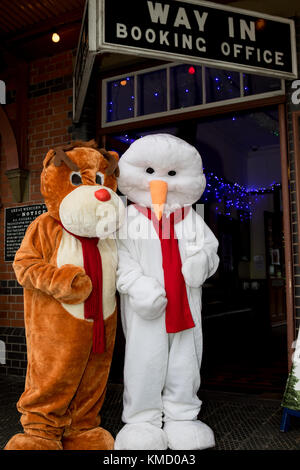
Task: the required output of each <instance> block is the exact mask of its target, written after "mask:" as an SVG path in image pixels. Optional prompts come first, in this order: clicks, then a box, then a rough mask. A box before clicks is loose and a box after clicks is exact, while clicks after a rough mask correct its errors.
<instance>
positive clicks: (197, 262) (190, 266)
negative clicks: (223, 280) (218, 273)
mask: <svg viewBox="0 0 300 470" xmlns="http://www.w3.org/2000/svg"><path fill="white" fill-rule="evenodd" d="M181 271H182V274H183V277H184V279H185V282H186V283H187V285H188V286H189V287H201V286H202V284H204V282H205V281H206V279H207V278H208V273H209V260H208V256H207V254H206V253H205V251H204V250H201V251H199V252H198V253H196V254H194V255H192V256H189V257H188V258H187V259H186V260H185V261H184V263H183V264H182V268H181Z"/></svg>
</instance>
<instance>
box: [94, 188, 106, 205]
mask: <svg viewBox="0 0 300 470" xmlns="http://www.w3.org/2000/svg"><path fill="white" fill-rule="evenodd" d="M95 197H96V198H97V199H98V200H99V201H102V202H105V201H109V200H110V194H109V192H108V191H107V189H98V191H95Z"/></svg>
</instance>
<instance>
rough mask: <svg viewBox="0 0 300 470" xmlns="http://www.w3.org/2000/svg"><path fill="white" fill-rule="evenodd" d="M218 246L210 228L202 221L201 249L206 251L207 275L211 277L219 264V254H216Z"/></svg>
mask: <svg viewBox="0 0 300 470" xmlns="http://www.w3.org/2000/svg"><path fill="white" fill-rule="evenodd" d="M218 247H219V242H218V240H217V239H216V237H215V235H214V234H213V232H212V231H211V230H210V228H209V227H208V226H207V225H206V223H204V246H203V250H204V251H205V253H206V256H207V259H208V276H207V277H211V276H212V275H213V274H214V273H215V272H216V270H217V269H218V266H219V256H218V253H217V252H218Z"/></svg>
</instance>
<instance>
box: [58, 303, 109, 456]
mask: <svg viewBox="0 0 300 470" xmlns="http://www.w3.org/2000/svg"><path fill="white" fill-rule="evenodd" d="M116 322H117V314H116V311H115V312H114V313H113V314H112V315H111V316H110V317H109V318H107V319H106V320H105V336H106V351H105V352H104V353H103V354H94V353H91V354H90V357H89V360H88V363H87V365H86V369H85V372H84V375H83V377H82V380H81V382H80V385H79V387H78V390H77V392H76V395H75V397H74V398H73V400H72V403H71V405H70V407H69V411H70V414H71V419H72V423H71V426H70V427H68V428H66V430H65V433H64V435H63V438H62V444H63V448H64V449H69V450H106V449H107V450H111V449H113V445H114V439H113V437H112V436H111V434H110V433H109V432H108V431H106V430H105V429H103V428H101V427H99V424H100V416H99V412H100V410H101V407H102V405H103V401H104V398H105V393H106V384H107V379H108V375H109V371H110V365H111V360H112V354H113V349H114V343H115V334H116Z"/></svg>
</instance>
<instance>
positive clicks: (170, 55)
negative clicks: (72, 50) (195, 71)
mask: <svg viewBox="0 0 300 470" xmlns="http://www.w3.org/2000/svg"><path fill="white" fill-rule="evenodd" d="M129 6H130V7H129ZM96 18H97V25H96V48H97V50H98V51H100V52H105V51H107V50H109V51H111V52H112V51H115V52H119V53H120V52H124V53H128V54H138V55H144V56H151V57H156V58H158V59H167V60H176V61H178V60H181V61H184V62H186V61H187V60H188V61H190V62H193V63H200V64H207V65H209V66H216V67H221V68H229V69H231V70H239V71H243V70H244V71H248V72H254V73H262V74H265V75H272V76H277V77H282V78H296V76H297V73H296V70H297V64H296V46H295V31H294V23H293V21H292V20H288V19H284V18H277V17H273V16H269V15H264V14H262V13H255V12H251V11H247V10H241V9H237V8H231V7H227V6H224V5H216V4H213V3H209V2H203V1H197V0H184V1H183V0H180V1H179V0H172V1H170V0H169V1H168V0H160V1H155V0H152V1H150V0H130V2H129V3H128V2H120V1H119V0H97V15H96Z"/></svg>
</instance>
